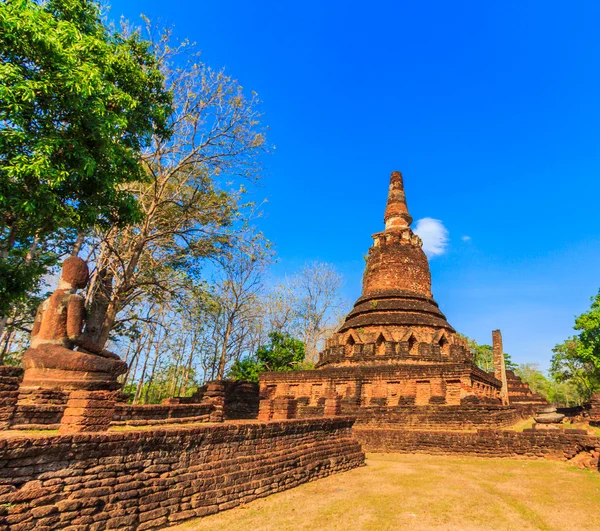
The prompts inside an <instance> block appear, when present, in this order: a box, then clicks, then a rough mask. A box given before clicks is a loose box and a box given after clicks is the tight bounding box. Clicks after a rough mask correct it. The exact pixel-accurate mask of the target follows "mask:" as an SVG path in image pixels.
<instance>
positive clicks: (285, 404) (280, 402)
mask: <svg viewBox="0 0 600 531" xmlns="http://www.w3.org/2000/svg"><path fill="white" fill-rule="evenodd" d="M297 413H298V401H297V400H296V399H295V398H294V397H293V396H278V397H276V398H274V399H273V417H272V419H273V420H288V419H295V418H296V416H297Z"/></svg>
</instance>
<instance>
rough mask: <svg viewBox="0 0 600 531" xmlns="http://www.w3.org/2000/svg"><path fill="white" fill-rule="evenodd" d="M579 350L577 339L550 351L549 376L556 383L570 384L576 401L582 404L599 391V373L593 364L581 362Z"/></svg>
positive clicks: (572, 338)
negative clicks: (575, 393) (574, 391)
mask: <svg viewBox="0 0 600 531" xmlns="http://www.w3.org/2000/svg"><path fill="white" fill-rule="evenodd" d="M579 349H580V344H579V338H577V337H571V338H569V339H567V340H566V341H564V342H563V343H560V344H559V345H556V346H555V347H554V348H553V349H552V352H553V355H552V360H551V366H550V374H551V376H552V378H553V379H554V380H555V381H556V382H558V383H564V384H570V385H571V386H572V387H573V388H574V389H575V390H576V392H577V398H576V401H577V402H578V403H583V402H585V401H587V400H589V398H590V396H591V395H592V394H593V393H595V392H597V391H599V390H600V373H599V371H598V370H597V369H596V367H595V366H594V364H593V363H591V362H590V361H584V360H582V358H581V356H580V354H579V353H578V351H579Z"/></svg>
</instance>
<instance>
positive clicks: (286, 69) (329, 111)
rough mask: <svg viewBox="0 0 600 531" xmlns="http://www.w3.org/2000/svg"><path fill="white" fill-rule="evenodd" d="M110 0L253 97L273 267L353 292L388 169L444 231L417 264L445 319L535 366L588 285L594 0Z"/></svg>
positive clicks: (597, 185)
mask: <svg viewBox="0 0 600 531" xmlns="http://www.w3.org/2000/svg"><path fill="white" fill-rule="evenodd" d="M111 4H112V9H111V16H112V17H113V18H117V17H119V16H120V15H125V16H126V17H127V18H129V19H130V20H131V21H133V22H137V21H139V15H140V13H144V14H146V15H148V16H150V17H151V18H152V19H153V20H160V21H161V23H162V24H165V25H173V26H174V27H175V34H176V36H178V37H181V38H184V37H189V38H190V39H191V40H192V41H195V42H196V43H197V45H198V48H199V49H200V50H202V54H203V55H202V57H203V60H204V61H205V62H206V63H208V64H209V65H211V66H212V67H215V68H219V67H225V68H226V69H227V71H228V73H229V74H230V75H232V76H234V77H235V78H237V79H238V80H239V81H240V82H241V84H242V85H243V86H244V87H245V88H246V89H247V90H248V91H250V90H254V91H256V92H257V93H258V94H259V96H260V98H261V99H262V100H263V102H264V103H263V111H264V122H265V124H267V125H268V126H269V127H270V129H271V130H270V133H269V137H268V141H269V143H270V144H271V145H274V146H276V149H275V150H274V153H273V155H272V156H269V157H268V159H267V160H266V164H267V171H266V173H265V178H264V179H263V182H262V186H261V187H260V188H259V189H256V190H255V193H256V194H257V195H258V196H259V197H266V198H267V199H268V201H269V203H268V204H267V205H266V210H265V214H266V216H265V218H264V219H263V220H262V222H261V229H262V230H263V231H264V232H265V234H266V236H267V237H268V238H269V239H270V240H272V241H273V242H274V243H275V245H276V248H277V251H278V254H279V259H280V261H279V263H278V265H277V266H276V268H275V272H276V274H278V275H282V274H284V273H286V272H293V271H294V270H295V269H296V268H297V267H299V266H300V265H302V264H303V263H304V262H306V261H309V260H315V259H317V260H324V261H328V262H331V263H333V264H335V265H336V266H337V267H338V269H339V270H340V271H341V272H342V273H343V274H344V275H345V277H346V288H345V295H346V296H347V297H348V299H350V300H354V299H355V298H356V297H357V296H358V295H359V293H360V280H361V276H362V271H363V267H364V261H363V258H362V257H363V255H364V254H366V252H367V250H368V248H369V246H370V245H371V239H370V235H371V234H372V233H374V232H377V231H379V230H381V229H382V227H383V209H384V206H385V199H386V191H387V186H388V179H389V174H390V172H391V171H392V170H394V169H398V170H400V171H402V173H403V174H404V180H405V187H406V192H407V198H408V206H409V209H410V211H411V214H412V216H413V217H414V219H415V220H419V219H422V218H432V219H436V220H440V222H441V224H442V225H443V227H445V228H446V230H447V231H448V242H447V245H446V247H445V249H444V252H443V253H442V254H439V255H438V256H435V257H433V258H432V259H431V261H430V263H431V270H432V275H433V291H434V296H435V298H436V300H437V301H438V303H439V304H440V307H441V309H442V311H444V312H445V313H446V315H447V317H448V319H449V321H450V322H451V324H452V325H453V326H454V327H455V328H456V329H457V330H458V331H460V332H462V333H465V334H467V335H469V336H471V337H473V338H475V339H476V340H478V341H479V342H487V343H489V342H490V341H491V330H492V329H494V328H500V329H501V330H502V332H503V337H504V344H505V350H506V351H507V352H509V353H511V354H512V356H513V358H514V359H515V360H516V361H517V362H520V363H524V362H538V363H540V364H541V365H542V367H544V368H546V367H547V364H548V360H549V358H550V355H551V348H552V347H553V346H554V345H555V344H556V343H557V342H560V341H562V340H563V339H565V338H566V337H567V336H568V335H570V334H571V333H572V325H573V319H574V316H575V315H576V314H579V313H581V312H583V311H585V310H586V309H587V308H589V299H590V297H591V296H592V295H594V294H595V293H596V292H597V290H598V288H599V287H600V274H599V273H600V267H599V264H600V217H599V215H598V212H599V211H600V209H599V206H598V205H599V196H600V179H598V175H599V173H600V142H599V141H600V138H599V137H600V134H599V124H600V62H599V59H598V58H599V57H600V36H599V34H598V30H597V26H598V20H600V3H598V2H591V1H590V2H586V1H580V2H571V3H565V2H556V1H552V0H550V1H548V0H546V1H544V2H542V1H527V2H523V1H504V2H481V1H475V0H473V1H453V2H442V1H437V2H432V1H421V2H395V1H389V2H381V1H376V0H375V1H371V2H360V3H358V2H337V1H328V2H316V1H313V0H306V1H303V2H275V1H270V2H269V1H261V0H254V1H252V2H244V1H233V0H231V1H226V0H221V1H215V0H211V1H201V2H200V1H192V0H187V1H184V0H171V1H169V2H164V1H163V0H161V1H156V0H144V1H138V0H126V1H125V0H119V1H117V0H113V1H112V2H111ZM434 228H435V227H434ZM434 232H435V231H434ZM434 236H435V234H434ZM463 237H468V238H463ZM465 240H466V241H465Z"/></svg>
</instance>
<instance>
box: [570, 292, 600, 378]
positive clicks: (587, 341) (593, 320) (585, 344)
mask: <svg viewBox="0 0 600 531" xmlns="http://www.w3.org/2000/svg"><path fill="white" fill-rule="evenodd" d="M591 300H592V306H591V308H590V309H589V311H587V312H585V313H582V314H581V315H580V316H579V317H577V318H576V319H575V327H574V328H575V330H579V331H580V332H579V337H578V342H577V345H576V352H577V357H578V359H579V360H580V361H581V362H583V363H591V364H593V366H594V367H595V370H596V371H600V291H598V294H597V295H596V296H595V297H592V299H591Z"/></svg>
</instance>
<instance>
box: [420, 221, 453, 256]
mask: <svg viewBox="0 0 600 531" xmlns="http://www.w3.org/2000/svg"><path fill="white" fill-rule="evenodd" d="M415 233H417V234H418V235H419V237H420V238H421V240H423V251H425V254H426V255H427V256H428V257H429V258H432V257H434V256H439V255H441V254H444V253H445V252H446V247H447V245H448V229H446V227H444V224H443V223H442V222H441V221H440V220H439V219H433V218H423V219H420V220H419V221H417V226H416V227H415Z"/></svg>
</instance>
